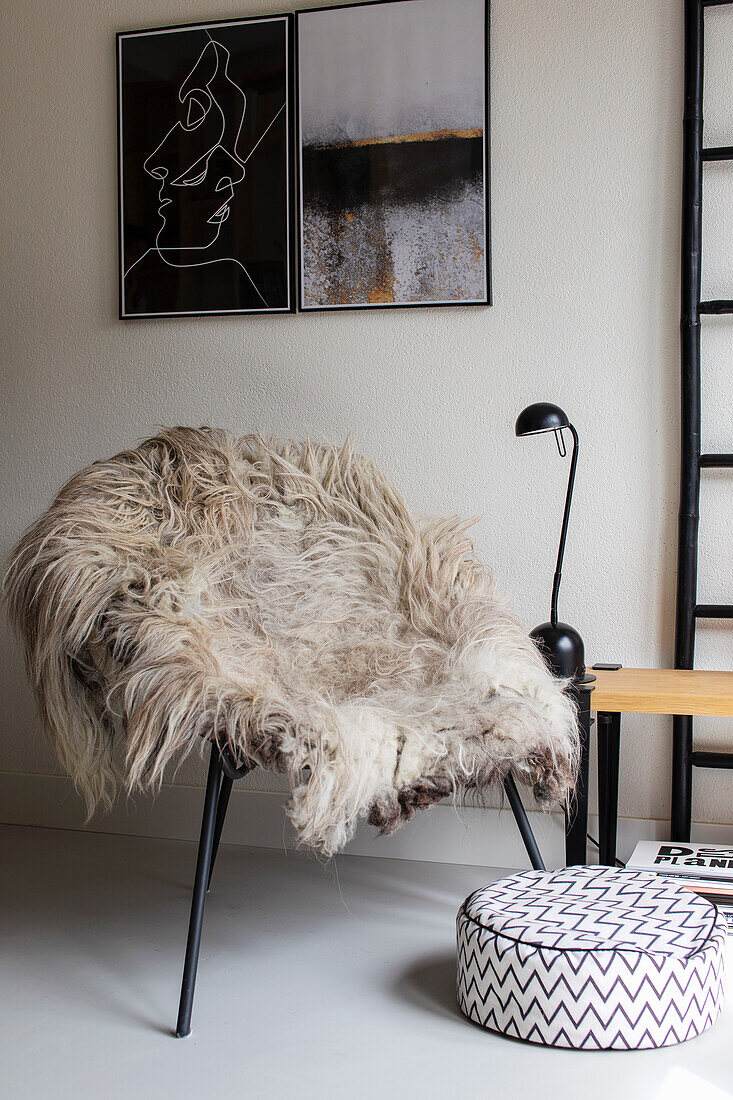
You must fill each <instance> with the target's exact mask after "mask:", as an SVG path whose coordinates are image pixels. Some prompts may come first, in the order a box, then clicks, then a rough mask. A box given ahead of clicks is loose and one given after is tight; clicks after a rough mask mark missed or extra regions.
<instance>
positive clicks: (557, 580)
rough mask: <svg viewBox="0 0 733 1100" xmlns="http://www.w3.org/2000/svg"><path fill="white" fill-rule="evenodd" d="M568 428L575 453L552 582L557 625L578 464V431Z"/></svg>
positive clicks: (553, 617)
mask: <svg viewBox="0 0 733 1100" xmlns="http://www.w3.org/2000/svg"><path fill="white" fill-rule="evenodd" d="M568 429H569V431H570V432H571V434H572V436H573V453H572V456H571V459H570V473H569V474H568V489H567V493H566V494H565V512H564V514H563V517H562V530H561V532H560V545H559V547H558V549H557V565H556V566H555V576H554V579H553V582H552V603H551V605H550V622H551V623H552V625H553V626H557V597H558V594H559V592H560V579H561V577H562V559H563V556H564V554H565V539H566V538H567V534H568V521H569V519H570V505H571V504H572V501H573V486H574V485H575V467H576V466H577V465H578V433H577V432H576V430H575V428H574V427H573V425H572V424H568Z"/></svg>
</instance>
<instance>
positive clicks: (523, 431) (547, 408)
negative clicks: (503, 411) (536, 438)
mask: <svg viewBox="0 0 733 1100" xmlns="http://www.w3.org/2000/svg"><path fill="white" fill-rule="evenodd" d="M569 427H570V421H569V420H568V418H567V414H566V413H564V412H563V411H562V409H561V408H560V406H559V405H551V404H550V403H549V402H548V401H538V402H536V404H534V405H528V406H527V408H526V409H522V411H521V412H520V414H519V416H518V417H517V423H516V424H515V426H514V433H515V435H537V434H538V432H553V431H557V430H558V429H559V428H569Z"/></svg>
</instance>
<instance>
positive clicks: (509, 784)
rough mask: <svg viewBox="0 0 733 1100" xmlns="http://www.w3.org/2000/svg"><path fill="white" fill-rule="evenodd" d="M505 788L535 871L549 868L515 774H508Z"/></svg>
mask: <svg viewBox="0 0 733 1100" xmlns="http://www.w3.org/2000/svg"><path fill="white" fill-rule="evenodd" d="M504 790H505V791H506V796H507V798H508V799H509V805H510V806H511V808H512V813H513V814H514V819H515V821H516V823H517V826H518V828H519V832H520V833H521V834H522V840H523V841H524V847H525V848H526V849H527V855H528V856H529V862H530V863H531V864H532V866H533V868H534V869H535V871H545V870H547V868H546V867H545V863H544V860H543V859H542V856H541V855H540V850H539V848H538V846H537V841H536V840H535V838H534V833H533V832H532V826H531V825H530V823H529V818H528V817H527V811H526V810H525V808H524V806H523V805H522V799H521V796H520V794H519V791H518V790H517V785H516V783H515V782H514V776H512V775H507V776H506V778H505V779H504Z"/></svg>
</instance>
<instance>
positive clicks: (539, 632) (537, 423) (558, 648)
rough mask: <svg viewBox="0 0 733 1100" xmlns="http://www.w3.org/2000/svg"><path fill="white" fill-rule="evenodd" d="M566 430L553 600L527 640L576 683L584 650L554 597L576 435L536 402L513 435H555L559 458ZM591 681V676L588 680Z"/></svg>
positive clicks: (558, 413) (558, 412)
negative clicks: (569, 445)
mask: <svg viewBox="0 0 733 1100" xmlns="http://www.w3.org/2000/svg"><path fill="white" fill-rule="evenodd" d="M565 429H567V430H568V431H569V432H570V434H571V435H572V437H573V453H572V455H571V457H570V473H569V475H568V490H567V493H566V495H565V512H564V514H563V518H562V530H561V532H560V545H559V547H558V551H557V565H556V566H555V577H554V580H553V582H552V600H551V603H550V621H549V623H542V625H541V626H537V627H535V629H534V630H533V631H531V633H530V637H531V638H532V639H533V640H534V642H535V643H536V644H537V646H538V647H539V648H540V650H541V651H542V654H543V656H544V657H545V659H546V660H547V662H548V664H549V665H550V667H551V668H552V670H553V672H555V674H556V675H557V676H563V677H568V678H570V679H572V680H575V681H576V682H581V681H583V680H584V678H585V647H584V645H583V639H582V638H581V636H580V634H578V631H577V630H575V628H574V627H572V626H568V624H567V623H561V622H558V618H557V597H558V593H559V591H560V578H561V577H562V559H563V555H564V554H565V539H566V538H567V533H568V520H569V519H570V505H571V503H572V499H573V485H574V484H575V468H576V466H577V464H578V433H577V432H576V430H575V428H574V427H573V425H572V424H571V423H570V421H569V420H568V418H567V415H566V414H565V413H564V412H563V411H562V409H561V408H559V407H558V406H557V405H550V404H548V402H546V401H539V402H538V403H537V404H536V405H528V406H527V408H526V409H524V410H523V411H522V412H521V413H520V414H519V416H518V418H517V423H516V426H515V429H514V430H515V433H516V435H518V436H524V435H539V433H540V432H554V433H555V440H556V442H557V449H558V451H559V452H560V457H561V458H564V457H565V455H566V454H567V451H566V449H565V440H564V438H563V434H562V433H563V431H564V430H565ZM589 679H590V677H589Z"/></svg>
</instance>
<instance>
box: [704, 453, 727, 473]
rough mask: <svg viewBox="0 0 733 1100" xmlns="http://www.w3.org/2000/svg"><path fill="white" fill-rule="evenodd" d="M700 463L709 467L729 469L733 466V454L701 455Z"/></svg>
mask: <svg viewBox="0 0 733 1100" xmlns="http://www.w3.org/2000/svg"><path fill="white" fill-rule="evenodd" d="M700 465H701V466H704V467H707V468H708V469H717V470H728V469H730V468H731V467H732V466H733V454H731V455H728V454H726V455H700Z"/></svg>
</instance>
